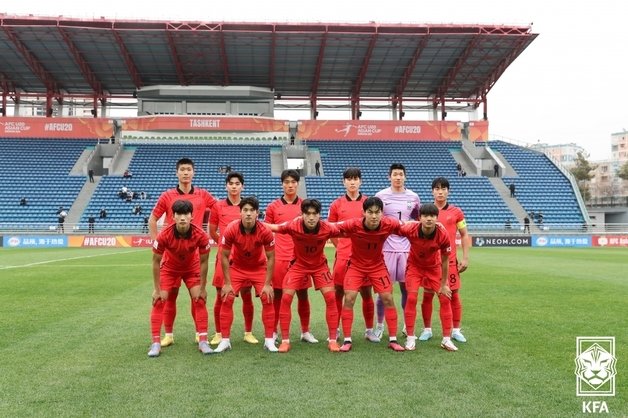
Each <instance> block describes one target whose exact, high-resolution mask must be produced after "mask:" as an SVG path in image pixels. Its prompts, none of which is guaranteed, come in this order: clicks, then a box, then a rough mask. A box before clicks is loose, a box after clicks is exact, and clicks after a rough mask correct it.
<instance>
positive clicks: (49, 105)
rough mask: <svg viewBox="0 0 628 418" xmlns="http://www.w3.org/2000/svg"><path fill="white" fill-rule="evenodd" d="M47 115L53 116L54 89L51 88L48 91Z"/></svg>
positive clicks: (48, 116)
mask: <svg viewBox="0 0 628 418" xmlns="http://www.w3.org/2000/svg"><path fill="white" fill-rule="evenodd" d="M46 117H47V118H51V117H52V91H50V90H48V92H47V93H46Z"/></svg>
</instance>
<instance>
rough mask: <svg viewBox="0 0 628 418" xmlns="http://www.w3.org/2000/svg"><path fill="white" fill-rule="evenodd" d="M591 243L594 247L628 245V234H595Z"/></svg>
mask: <svg viewBox="0 0 628 418" xmlns="http://www.w3.org/2000/svg"><path fill="white" fill-rule="evenodd" d="M591 245H592V246H594V247H628V235H593V236H592V237H591Z"/></svg>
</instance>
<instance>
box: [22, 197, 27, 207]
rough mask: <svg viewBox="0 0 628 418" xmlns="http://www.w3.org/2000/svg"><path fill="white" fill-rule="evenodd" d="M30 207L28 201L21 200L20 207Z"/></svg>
mask: <svg viewBox="0 0 628 418" xmlns="http://www.w3.org/2000/svg"><path fill="white" fill-rule="evenodd" d="M26 205H28V200H26V198H25V197H23V198H21V199H20V206H26Z"/></svg>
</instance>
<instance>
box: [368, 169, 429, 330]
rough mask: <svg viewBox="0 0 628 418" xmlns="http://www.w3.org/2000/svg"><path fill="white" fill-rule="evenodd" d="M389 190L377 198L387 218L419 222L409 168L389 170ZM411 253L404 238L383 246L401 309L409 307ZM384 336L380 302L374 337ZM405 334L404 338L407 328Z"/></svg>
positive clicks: (419, 204) (382, 311)
mask: <svg viewBox="0 0 628 418" xmlns="http://www.w3.org/2000/svg"><path fill="white" fill-rule="evenodd" d="M388 179H389V180H390V187H388V188H386V189H384V190H380V191H379V192H377V193H376V194H375V196H377V197H379V198H380V199H382V201H383V202H384V216H385V217H387V218H393V219H397V220H399V221H402V222H405V221H409V220H414V219H417V218H418V215H419V207H420V206H421V201H420V200H419V195H417V194H416V193H414V192H413V191H412V190H409V189H406V186H405V184H406V168H405V167H404V165H403V164H399V163H394V164H391V165H390V168H389V169H388ZM409 252H410V243H409V242H408V240H407V239H406V238H404V237H400V236H399V235H391V236H390V237H388V239H387V240H386V243H385V244H384V260H385V261H386V267H387V268H388V273H389V274H390V277H391V279H392V280H393V282H397V283H399V290H401V307H402V308H403V309H405V307H406V299H407V293H406V283H405V282H406V278H405V276H406V262H407V260H408V254H409ZM383 333H384V305H383V304H382V301H381V299H380V298H378V299H377V327H376V328H375V335H377V336H378V337H379V338H381V337H382V335H383ZM403 333H404V334H405V326H404V330H403Z"/></svg>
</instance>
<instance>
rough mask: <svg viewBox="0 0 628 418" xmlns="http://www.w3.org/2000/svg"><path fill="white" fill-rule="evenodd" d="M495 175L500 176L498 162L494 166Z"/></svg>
mask: <svg viewBox="0 0 628 418" xmlns="http://www.w3.org/2000/svg"><path fill="white" fill-rule="evenodd" d="M493 177H499V164H497V163H495V165H494V166H493Z"/></svg>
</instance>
